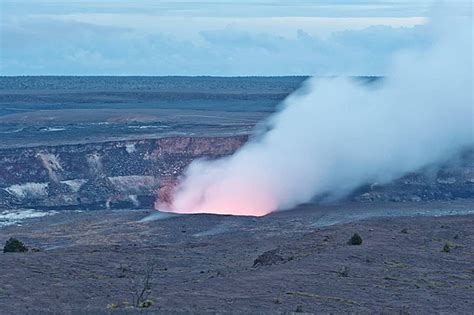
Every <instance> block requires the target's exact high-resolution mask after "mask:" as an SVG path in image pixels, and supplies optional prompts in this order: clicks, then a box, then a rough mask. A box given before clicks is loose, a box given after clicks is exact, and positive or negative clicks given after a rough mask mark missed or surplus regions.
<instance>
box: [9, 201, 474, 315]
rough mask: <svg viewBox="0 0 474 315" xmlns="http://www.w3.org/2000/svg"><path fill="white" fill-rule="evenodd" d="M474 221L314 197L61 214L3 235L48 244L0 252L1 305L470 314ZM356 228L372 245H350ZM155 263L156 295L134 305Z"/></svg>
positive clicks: (462, 207)
mask: <svg viewBox="0 0 474 315" xmlns="http://www.w3.org/2000/svg"><path fill="white" fill-rule="evenodd" d="M435 214H437V215H443V216H440V217H434V216H433V215H435ZM461 214H462V215H461ZM404 215H407V216H406V217H404ZM150 216H151V217H150ZM379 216H385V217H379ZM150 218H154V219H155V220H150ZM359 219H364V220H362V221H359ZM473 219H474V207H473V204H472V203H471V202H465V201H463V202H460V201H457V202H454V201H453V202H444V203H440V202H435V203H405V204H401V203H399V204H394V203H382V204H381V203H377V204H374V203H373V204H370V205H361V204H360V203H348V204H339V205H331V206H329V205H328V206H315V205H306V206H303V207H300V208H299V209H295V210H292V211H286V212H280V213H274V214H271V215H268V216H266V217H261V218H250V217H235V216H216V215H187V216H171V217H170V216H168V215H165V214H159V213H157V212H153V211H137V210H135V211H124V210H122V211H96V212H62V213H60V214H57V215H55V216H50V217H44V218H39V219H34V220H32V221H29V223H27V224H26V225H24V226H20V227H18V226H11V227H7V228H3V229H0V239H2V240H5V239H7V238H9V237H11V236H14V237H17V238H18V239H21V240H23V241H24V242H25V244H26V245H27V246H29V247H30V249H31V248H36V250H39V251H38V252H32V251H31V250H30V251H29V252H27V253H6V254H0V262H1V266H2V268H3V271H2V273H1V274H0V305H1V310H2V313H5V314H26V313H28V314H38V313H40V312H44V313H48V312H49V313H54V312H56V313H61V314H64V313H74V312H75V313H78V314H107V313H112V314H114V312H117V313H121V312H124V313H127V314H128V313H129V312H130V313H131V312H134V311H136V312H141V311H144V312H150V313H154V312H156V313H159V314H161V313H180V314H181V313H187V314H203V313H204V314H206V313H210V314H226V313H231V314H234V313H236V314H239V313H245V314H256V313H258V314H278V313H291V312H310V313H312V312H314V313H320V312H324V313H326V312H330V313H374V312H375V313H385V314H435V313H456V314H468V313H470V312H472V310H473V308H474V301H473V300H472V295H473V292H474V264H473V261H474V247H473V244H474V235H473V232H472V231H473V229H474V220H473ZM354 220H355V221H354ZM354 233H358V234H359V235H360V236H361V237H362V244H361V245H350V244H348V241H349V240H350V239H351V237H352V235H353V234H354ZM151 266H153V277H152V278H151V279H150V282H149V288H150V290H149V296H147V300H149V301H150V302H151V303H150V305H148V307H147V308H144V309H139V310H137V308H134V309H131V308H130V306H131V305H132V304H133V300H134V294H135V292H136V290H141V289H142V287H143V284H142V283H141V281H143V279H144V278H145V277H146V274H147V271H149V270H151Z"/></svg>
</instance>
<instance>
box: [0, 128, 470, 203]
mask: <svg viewBox="0 0 474 315" xmlns="http://www.w3.org/2000/svg"><path fill="white" fill-rule="evenodd" d="M246 141H247V136H231V137H170V138H161V139H148V140H128V141H110V142H104V143H90V144H77V145H60V146H41V147H33V148H15V149H2V150H0V208H2V207H3V208H36V209H56V210H62V209H106V208H112V209H113V208H131V207H145V208H148V207H153V205H154V202H155V199H156V198H158V199H161V201H164V202H166V201H169V197H170V192H171V191H172V189H173V186H174V184H175V183H176V179H177V177H178V176H179V175H180V174H182V172H183V171H184V169H185V168H186V166H187V165H188V164H189V163H190V162H191V161H192V160H194V159H196V158H200V157H208V158H211V159H214V158H218V157H221V156H225V155H229V154H231V153H233V152H234V151H235V150H237V149H238V148H239V147H240V146H242V145H243V144H244V143H245V142H246ZM349 198H350V199H352V200H356V201H360V202H372V201H393V202H403V201H422V200H451V199H456V198H474V151H472V150H471V151H467V152H466V153H465V154H464V155H463V156H462V157H460V158H459V160H457V161H453V162H452V163H449V164H447V165H445V166H443V167H441V168H436V169H426V170H422V171H420V172H417V173H413V174H409V175H407V176H405V177H403V178H401V179H399V180H396V181H394V182H393V183H390V184H386V185H380V184H378V183H369V184H368V185H366V186H363V187H360V189H358V190H357V191H356V192H354V194H353V195H351V196H349Z"/></svg>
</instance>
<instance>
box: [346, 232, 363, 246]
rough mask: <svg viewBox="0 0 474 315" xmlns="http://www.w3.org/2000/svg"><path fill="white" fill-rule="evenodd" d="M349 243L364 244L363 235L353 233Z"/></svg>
mask: <svg viewBox="0 0 474 315" xmlns="http://www.w3.org/2000/svg"><path fill="white" fill-rule="evenodd" d="M348 243H349V245H361V244H362V237H361V236H360V235H359V234H357V233H354V235H352V237H351V239H350V240H349V242H348Z"/></svg>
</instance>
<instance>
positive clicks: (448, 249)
mask: <svg viewBox="0 0 474 315" xmlns="http://www.w3.org/2000/svg"><path fill="white" fill-rule="evenodd" d="M442 251H443V252H445V253H449V252H450V251H451V245H450V244H448V243H446V244H444V246H443V250H442Z"/></svg>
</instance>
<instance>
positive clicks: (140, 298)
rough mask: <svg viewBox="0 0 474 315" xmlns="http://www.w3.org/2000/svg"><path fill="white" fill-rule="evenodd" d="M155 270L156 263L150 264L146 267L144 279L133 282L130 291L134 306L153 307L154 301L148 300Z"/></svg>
mask: <svg viewBox="0 0 474 315" xmlns="http://www.w3.org/2000/svg"><path fill="white" fill-rule="evenodd" d="M154 269H155V263H154V262H149V263H148V264H147V266H146V269H145V273H144V274H143V278H142V279H140V280H139V281H138V282H136V281H135V280H132V285H131V287H130V291H131V293H132V304H133V306H135V307H140V308H145V307H150V306H151V305H152V301H150V300H149V299H148V297H149V296H150V294H151V289H152V281H153V271H154Z"/></svg>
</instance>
